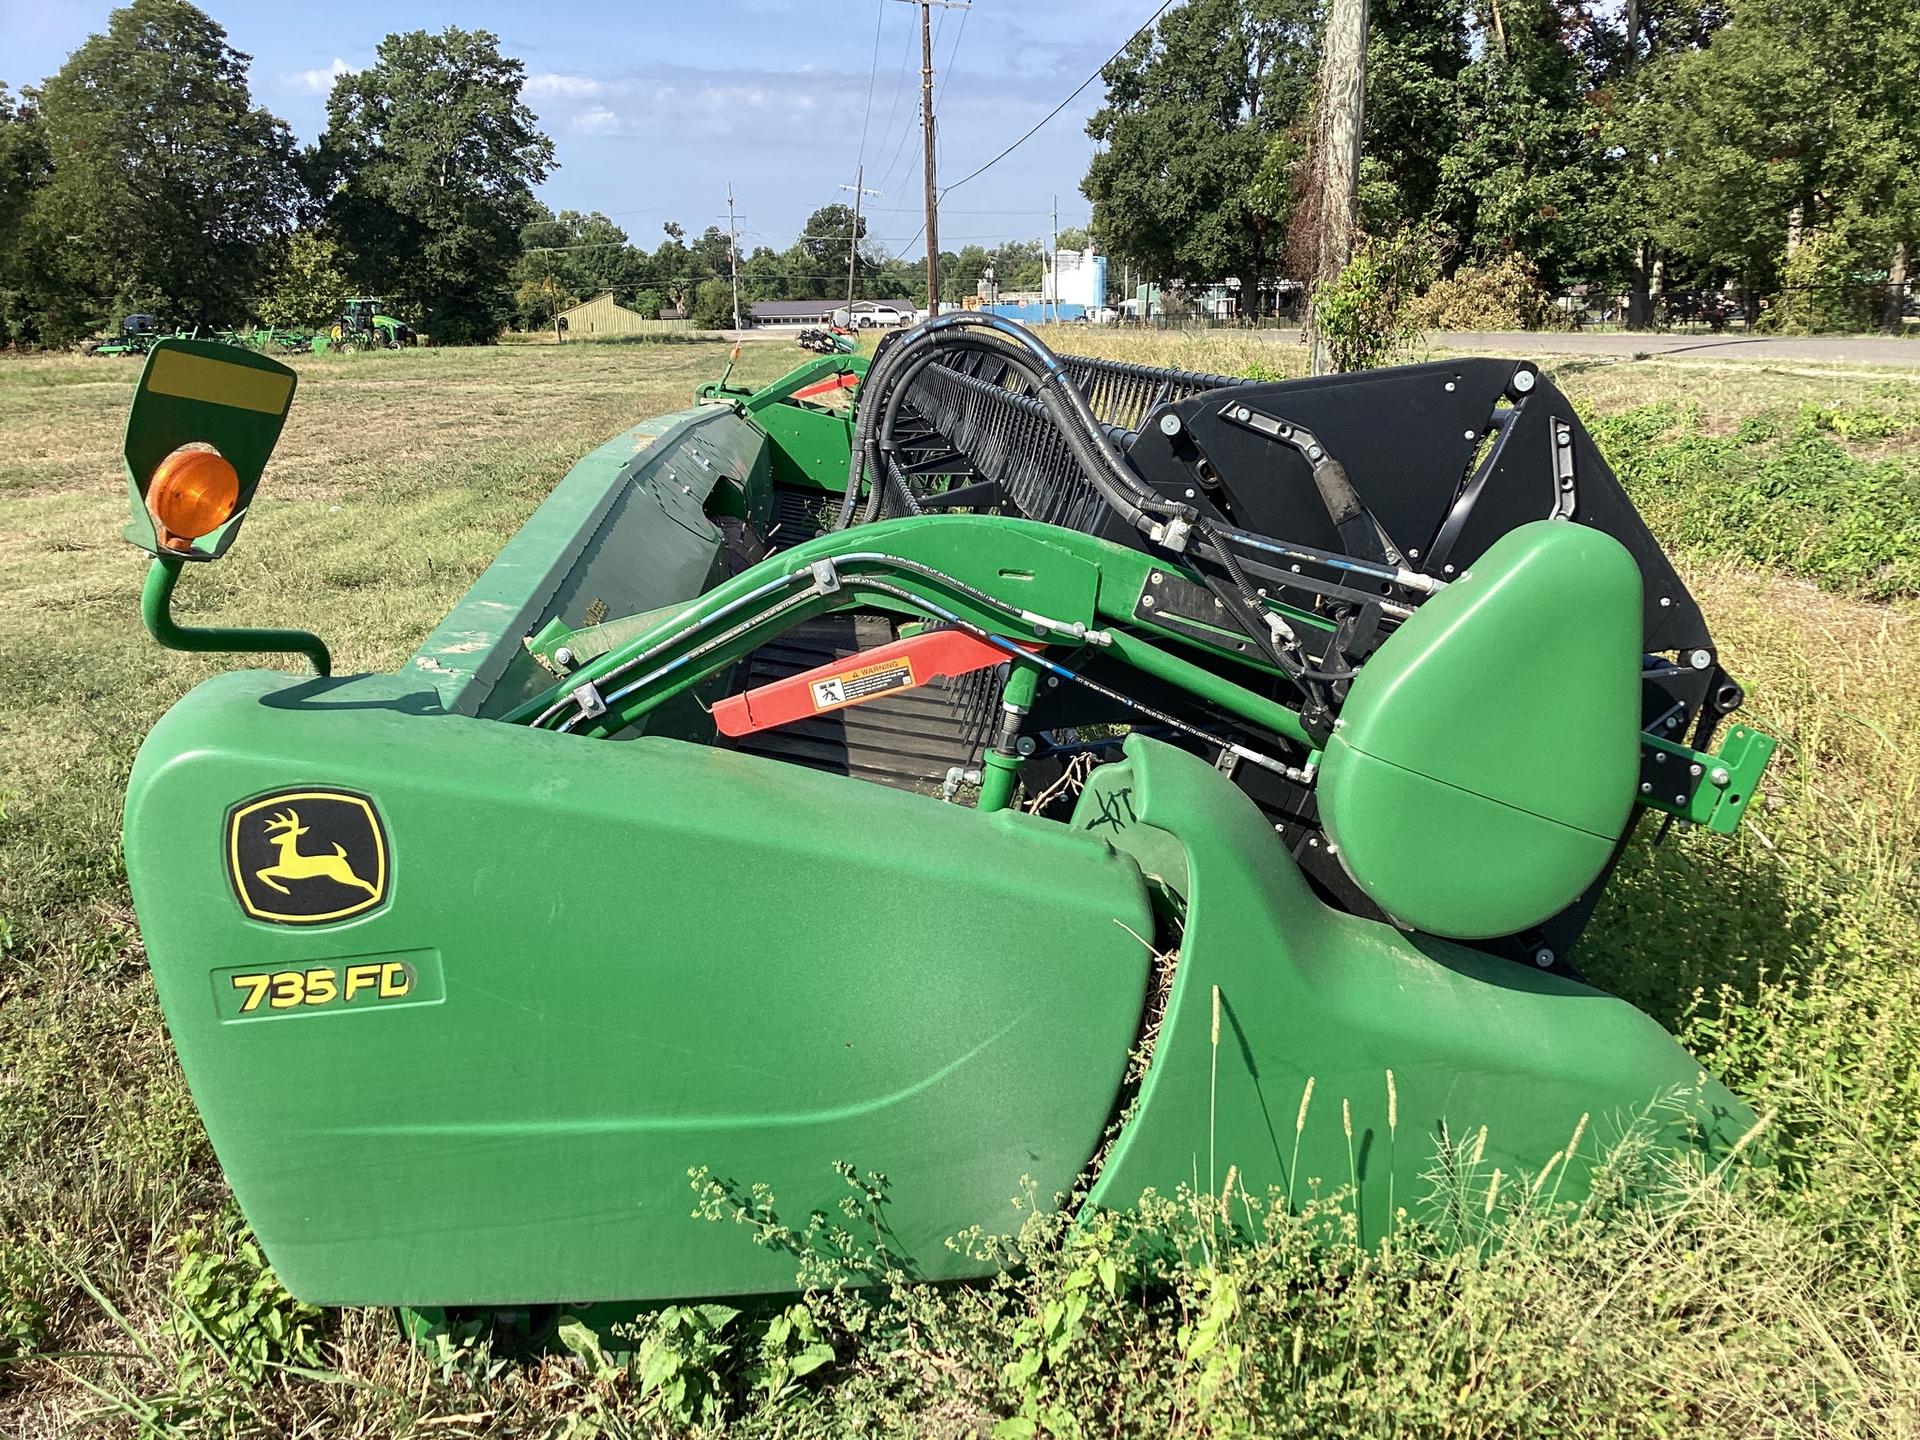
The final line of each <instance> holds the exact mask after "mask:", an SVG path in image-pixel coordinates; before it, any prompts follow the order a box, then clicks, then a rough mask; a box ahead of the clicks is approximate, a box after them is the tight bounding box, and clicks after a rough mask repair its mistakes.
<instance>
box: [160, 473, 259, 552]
mask: <svg viewBox="0 0 1920 1440" xmlns="http://www.w3.org/2000/svg"><path fill="white" fill-rule="evenodd" d="M239 503H240V476H239V475H238V474H237V473H236V472H235V470H234V468H233V466H232V465H231V464H230V463H228V461H227V458H226V456H224V455H222V454H221V453H220V452H219V451H217V450H194V449H188V448H182V449H179V450H176V451H174V452H173V453H172V454H171V455H169V456H167V458H166V459H164V460H162V461H161V462H160V465H159V468H158V469H156V470H155V471H154V472H153V483H152V484H150V485H148V486H147V508H148V509H149V510H151V511H152V512H153V518H154V519H155V520H158V521H159V522H160V529H161V532H162V533H161V541H162V543H164V544H167V545H168V546H169V548H171V549H175V550H184V549H185V548H186V543H187V542H188V541H191V540H197V539H199V538H200V537H201V536H202V535H205V534H207V533H209V532H210V531H214V530H218V529H219V528H220V527H221V526H222V525H224V524H226V523H227V520H228V519H229V518H230V517H231V516H232V514H233V508H234V506H236V505H238V504H239Z"/></svg>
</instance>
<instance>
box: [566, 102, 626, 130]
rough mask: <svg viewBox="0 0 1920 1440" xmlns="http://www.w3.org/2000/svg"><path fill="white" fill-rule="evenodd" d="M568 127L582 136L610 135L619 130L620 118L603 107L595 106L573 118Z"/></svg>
mask: <svg viewBox="0 0 1920 1440" xmlns="http://www.w3.org/2000/svg"><path fill="white" fill-rule="evenodd" d="M568 126H569V128H571V129H573V130H576V131H578V132H579V133H580V134H582V135H611V134H613V133H614V132H616V131H617V130H619V129H620V117H619V116H618V115H616V114H614V113H613V111H611V110H609V109H607V107H606V106H604V105H595V106H594V107H593V108H592V109H591V110H586V111H583V112H582V113H580V114H578V115H576V116H574V117H573V119H572V120H571V121H569V122H568Z"/></svg>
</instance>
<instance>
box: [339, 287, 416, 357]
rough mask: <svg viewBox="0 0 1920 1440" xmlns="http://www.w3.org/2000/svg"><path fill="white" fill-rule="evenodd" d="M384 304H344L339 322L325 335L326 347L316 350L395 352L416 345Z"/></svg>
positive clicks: (362, 299)
mask: <svg viewBox="0 0 1920 1440" xmlns="http://www.w3.org/2000/svg"><path fill="white" fill-rule="evenodd" d="M385 304H386V301H384V300H381V299H379V298H378V297H373V296H364V295H362V296H356V297H355V298H354V299H352V300H349V301H347V304H346V308H345V309H344V310H342V311H341V312H340V318H339V319H338V320H336V321H335V322H334V323H333V325H332V327H331V328H330V329H329V330H328V331H327V332H326V340H327V344H326V345H325V346H321V345H318V344H317V337H316V346H315V348H318V349H327V348H331V349H335V350H375V349H379V350H398V349H400V348H401V346H403V345H416V344H418V343H419V340H420V337H419V335H418V334H417V333H416V332H415V330H414V328H413V327H412V326H411V325H409V324H407V322H406V321H404V320H401V319H399V318H397V317H396V316H393V315H389V314H387V313H385V311H384V309H383V308H382V307H383V306H384V305H385Z"/></svg>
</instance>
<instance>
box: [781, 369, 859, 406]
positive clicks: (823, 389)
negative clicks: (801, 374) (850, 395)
mask: <svg viewBox="0 0 1920 1440" xmlns="http://www.w3.org/2000/svg"><path fill="white" fill-rule="evenodd" d="M859 383H860V377H859V376H858V375H853V374H847V375H835V376H834V377H833V378H832V379H830V380H820V381H816V382H815V383H814V384H812V385H809V386H807V387H806V388H805V389H804V390H796V391H794V392H793V394H792V395H790V396H788V397H787V398H788V399H790V400H817V399H819V398H820V397H821V396H822V395H831V394H832V393H833V392H834V391H836V390H851V389H853V387H854V386H856V385H858V384H859Z"/></svg>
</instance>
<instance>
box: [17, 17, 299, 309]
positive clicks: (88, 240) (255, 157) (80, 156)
mask: <svg viewBox="0 0 1920 1440" xmlns="http://www.w3.org/2000/svg"><path fill="white" fill-rule="evenodd" d="M248 64H249V58H248V57H247V56H245V55H243V54H241V53H240V52H239V51H237V50H235V49H234V48H233V47H232V46H230V45H228V44H227V37H226V31H225V30H223V29H221V28H220V26H219V25H217V24H215V23H214V22H213V21H212V20H211V19H209V18H208V17H207V16H206V15H205V14H204V13H202V12H201V11H200V10H198V9H196V8H194V7H193V6H192V5H189V4H187V3H185V0H134V3H133V4H131V5H128V6H126V7H125V8H123V9H120V10H116V11H114V12H113V13H112V15H110V16H109V17H108V20H107V31H106V33H105V34H104V35H94V36H91V37H90V38H89V39H88V40H87V41H86V42H85V43H84V44H83V45H81V46H80V48H79V49H77V50H75V51H74V52H73V54H72V55H71V56H69V57H68V59H67V63H66V64H65V65H63V66H61V67H60V71H59V73H58V74H56V75H54V76H53V77H52V78H51V79H49V80H48V81H47V82H46V84H45V85H44V86H43V87H42V89H41V91H40V93H39V96H38V106H37V108H38V112H39V124H40V125H41V127H42V128H43V131H44V135H45V143H46V147H47V153H48V155H49V156H50V157H51V159H52V173H51V175H50V176H48V178H47V179H46V182H45V183H44V184H43V185H40V186H39V187H38V189H37V191H36V193H35V195H34V198H33V202H32V206H31V209H30V213H29V216H28V220H27V224H28V226H29V227H30V228H31V229H32V231H33V232H34V233H33V235H32V236H31V237H29V239H28V242H27V243H28V245H29V247H30V248H33V249H36V250H37V251H38V252H39V253H40V255H41V256H42V257H44V258H46V259H47V260H49V261H53V262H55V263H57V266H58V272H59V278H60V279H61V280H63V281H64V282H65V284H66V286H67V287H68V289H69V299H70V300H78V301H80V302H82V303H87V304H90V306H91V308H93V309H95V310H100V309H104V308H106V307H107V306H109V305H111V304H113V303H115V302H119V303H120V304H122V305H131V306H133V307H134V308H142V309H156V310H159V311H161V312H163V313H165V314H168V315H170V316H171V317H172V318H174V319H177V320H180V321H184V322H188V323H194V324H218V323H232V322H233V321H234V320H236V319H239V318H241V317H242V316H244V315H245V314H246V313H247V310H248V306H249V303H250V299H251V296H252V294H253V292H254V289H255V286H256V285H257V283H258V281H259V279H260V277H261V274H262V271H263V269H264V266H265V262H266V259H267V254H266V252H267V248H268V246H269V244H270V242H271V241H273V240H274V238H275V237H277V236H278V235H280V234H282V233H284V231H285V230H286V228H287V226H288V224H289V222H290V219H291V215H292V211H293V207H294V203H295V201H296V199H297V197H298V193H299V183H298V178H297V175H296V173H295V168H294V144H293V136H292V134H291V132H290V131H289V130H288V129H287V127H286V125H285V123H284V122H282V121H280V120H278V119H276V118H275V117H274V116H272V115H270V114H269V113H268V112H267V111H265V110H263V109H258V108H256V107H255V106H254V104H253V98H252V95H251V93H250V92H249V90H248V88H247V66H248ZM71 318H73V317H71V316H69V317H67V319H68V320H70V319H71ZM60 324H61V321H60V320H59V319H58V318H56V328H58V327H59V325H60Z"/></svg>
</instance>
